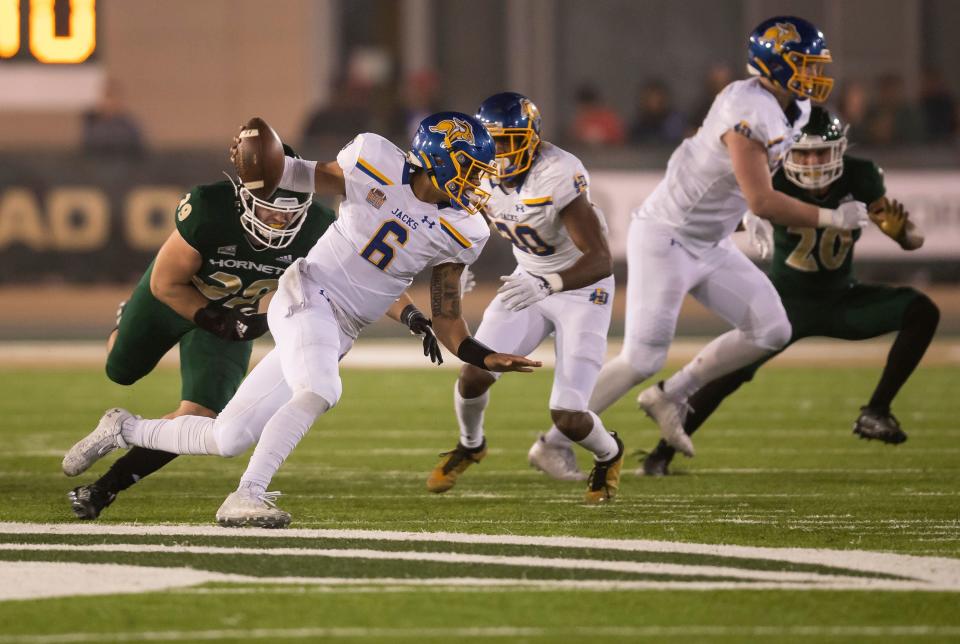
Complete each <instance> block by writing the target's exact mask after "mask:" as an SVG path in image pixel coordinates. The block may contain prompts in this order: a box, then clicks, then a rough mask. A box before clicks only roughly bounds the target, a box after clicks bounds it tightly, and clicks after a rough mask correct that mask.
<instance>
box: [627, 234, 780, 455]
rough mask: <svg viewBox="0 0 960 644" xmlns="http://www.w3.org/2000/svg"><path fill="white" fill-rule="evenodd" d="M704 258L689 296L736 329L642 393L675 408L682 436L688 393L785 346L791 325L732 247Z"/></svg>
mask: <svg viewBox="0 0 960 644" xmlns="http://www.w3.org/2000/svg"><path fill="white" fill-rule="evenodd" d="M705 259H706V261H707V262H708V263H709V264H710V265H711V266H712V270H710V271H708V272H707V273H706V276H705V277H704V278H703V279H702V280H701V281H700V282H698V283H697V285H696V286H695V287H694V288H693V289H691V291H690V294H691V295H693V296H694V297H695V298H696V299H697V300H698V301H699V302H700V303H702V304H703V305H704V306H706V307H707V308H709V309H710V310H712V311H713V312H715V313H717V314H718V315H720V316H721V317H722V318H724V319H725V320H726V321H727V322H729V323H730V324H732V325H733V326H734V327H735V328H734V329H733V330H732V331H728V332H727V333H724V334H723V335H721V336H719V337H718V338H715V339H714V340H712V341H711V342H710V343H709V344H707V346H705V347H704V348H703V349H701V350H700V352H699V353H698V354H697V355H696V356H695V357H694V359H693V360H692V361H690V362H688V363H687V364H686V365H684V367H683V368H682V369H680V371H678V372H676V373H675V374H673V375H672V376H671V377H670V378H669V379H667V380H666V381H665V382H664V383H662V386H660V387H659V389H660V391H656V390H655V389H654V388H651V389H650V390H648V391H645V392H644V393H643V394H641V396H648V395H649V396H650V397H651V398H653V397H654V394H655V397H656V398H657V400H658V402H662V403H664V405H666V404H668V403H672V404H673V405H675V407H676V409H677V413H676V414H675V417H676V418H675V419H673V420H676V421H677V422H679V423H680V425H681V429H680V431H683V430H682V422H683V420H682V419H683V416H684V415H685V409H686V408H687V407H688V404H687V399H688V398H689V396H690V395H691V394H693V392H695V391H696V390H697V389H699V388H700V387H702V386H703V385H705V384H706V383H708V382H710V381H712V380H715V379H717V378H719V377H721V376H723V375H726V374H728V373H730V372H731V371H735V370H737V369H739V368H741V367H745V366H747V365H749V364H751V363H753V362H756V361H757V360H760V359H762V358H765V357H768V356H770V355H771V354H772V353H774V352H775V351H779V350H781V349H783V347H784V346H786V344H787V343H788V342H789V341H790V333H791V327H790V322H789V320H788V318H787V314H786V311H785V310H784V308H783V304H782V303H781V302H780V295H779V294H778V293H777V291H776V289H775V288H774V287H773V284H771V283H770V280H769V279H768V278H767V276H766V275H764V273H763V272H762V271H761V270H760V269H758V268H757V267H756V266H754V264H753V263H752V262H751V261H750V260H749V259H747V258H746V256H745V255H743V253H741V252H740V251H739V250H737V248H736V247H735V246H734V245H733V242H731V241H730V240H725V241H724V242H722V243H721V244H720V245H719V246H718V247H716V248H714V249H712V251H710V256H709V257H707V258H705ZM651 392H652V393H651ZM661 429H663V426H662V424H661ZM676 447H678V448H680V445H676ZM691 449H692V444H691ZM681 450H682V448H681ZM688 455H692V453H691V454H688Z"/></svg>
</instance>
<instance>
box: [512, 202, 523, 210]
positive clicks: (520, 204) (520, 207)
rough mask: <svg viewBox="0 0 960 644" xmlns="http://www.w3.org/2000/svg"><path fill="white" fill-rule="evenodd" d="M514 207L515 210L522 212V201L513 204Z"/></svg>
mask: <svg viewBox="0 0 960 644" xmlns="http://www.w3.org/2000/svg"><path fill="white" fill-rule="evenodd" d="M514 208H516V209H517V212H523V204H522V203H518V204H517V205H516V206H514Z"/></svg>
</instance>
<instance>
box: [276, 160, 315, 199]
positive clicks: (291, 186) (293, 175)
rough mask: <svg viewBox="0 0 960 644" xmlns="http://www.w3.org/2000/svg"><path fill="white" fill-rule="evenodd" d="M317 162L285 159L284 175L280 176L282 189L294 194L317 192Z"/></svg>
mask: <svg viewBox="0 0 960 644" xmlns="http://www.w3.org/2000/svg"><path fill="white" fill-rule="evenodd" d="M316 174H317V162H316V161H306V160H304V159H294V158H293V157H287V156H285V157H283V174H282V175H280V185H279V187H280V188H283V189H284V190H292V191H293V192H309V193H313V191H314V190H316Z"/></svg>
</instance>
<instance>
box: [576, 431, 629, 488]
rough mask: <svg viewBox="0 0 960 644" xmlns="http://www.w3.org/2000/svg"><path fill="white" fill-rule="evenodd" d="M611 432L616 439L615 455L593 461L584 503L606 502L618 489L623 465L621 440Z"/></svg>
mask: <svg viewBox="0 0 960 644" xmlns="http://www.w3.org/2000/svg"><path fill="white" fill-rule="evenodd" d="M610 433H611V434H613V439H614V440H615V441H617V447H618V448H619V449H618V451H617V455H616V456H614V457H613V458H611V459H610V460H609V461H603V462H599V463H594V465H593V469H592V470H591V471H590V478H588V479H587V495H586V497H585V498H584V502H585V503H591V504H596V503H607V502H608V501H612V500H613V498H614V497H615V496H617V490H619V489H620V468H621V467H622V466H623V441H621V440H620V438H619V437H618V436H617V433H616V432H610Z"/></svg>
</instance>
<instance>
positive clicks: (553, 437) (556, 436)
mask: <svg viewBox="0 0 960 644" xmlns="http://www.w3.org/2000/svg"><path fill="white" fill-rule="evenodd" d="M543 442H544V443H546V444H547V445H556V446H557V447H566V446H567V445H570V444H571V443H573V441H572V440H570V439H569V438H567V435H566V434H564V433H563V432H561V431H560V430H559V429H557V426H556V425H550V429H548V430H547V433H546V434H544V435H543Z"/></svg>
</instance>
